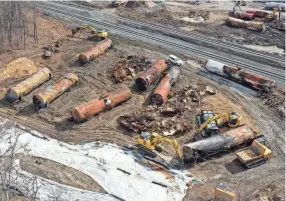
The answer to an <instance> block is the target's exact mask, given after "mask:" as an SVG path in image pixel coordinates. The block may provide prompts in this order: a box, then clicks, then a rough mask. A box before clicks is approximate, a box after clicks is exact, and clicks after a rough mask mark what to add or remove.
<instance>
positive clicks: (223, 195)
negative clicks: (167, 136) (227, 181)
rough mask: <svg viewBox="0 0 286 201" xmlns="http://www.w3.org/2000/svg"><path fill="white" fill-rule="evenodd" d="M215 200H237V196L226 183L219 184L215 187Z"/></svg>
mask: <svg viewBox="0 0 286 201" xmlns="http://www.w3.org/2000/svg"><path fill="white" fill-rule="evenodd" d="M214 201H237V196H236V194H235V193H234V192H231V191H230V190H229V189H228V187H227V186H226V185H223V184H219V185H218V187H217V188H216V189H215V197H214Z"/></svg>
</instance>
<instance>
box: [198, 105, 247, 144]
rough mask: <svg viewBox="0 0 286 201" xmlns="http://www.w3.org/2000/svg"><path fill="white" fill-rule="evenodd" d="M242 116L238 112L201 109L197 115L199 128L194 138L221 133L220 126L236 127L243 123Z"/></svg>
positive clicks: (199, 138)
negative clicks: (215, 112)
mask: <svg viewBox="0 0 286 201" xmlns="http://www.w3.org/2000/svg"><path fill="white" fill-rule="evenodd" d="M241 120H242V118H241V116H239V115H238V114H237V113H236V112H229V113H222V114H216V115H215V114H214V112H213V110H201V114H199V115H198V116H197V122H198V127H199V128H198V130H197V132H196V134H195V135H194V140H201V139H202V138H206V137H210V136H212V135H216V134H219V133H220V129H219V128H220V127H222V126H223V125H227V126H228V127H230V128H235V127H237V126H239V125H240V123H241Z"/></svg>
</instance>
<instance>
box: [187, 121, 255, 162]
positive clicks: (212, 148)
mask: <svg viewBox="0 0 286 201" xmlns="http://www.w3.org/2000/svg"><path fill="white" fill-rule="evenodd" d="M260 136H261V135H259V134H257V133H256V132H254V131H253V130H252V129H251V128H250V127H249V126H247V125H242V126H240V127H238V128H235V129H231V130H229V131H227V132H225V133H222V134H219V135H213V136H211V137H209V138H206V139H203V140H199V141H196V142H191V143H189V144H185V145H184V146H183V157H184V161H196V160H198V159H202V158H206V157H208V156H213V155H215V154H218V153H221V152H223V151H226V150H229V149H231V148H233V147H237V146H239V145H241V144H244V143H246V142H250V141H252V140H253V139H255V138H257V137H260Z"/></svg>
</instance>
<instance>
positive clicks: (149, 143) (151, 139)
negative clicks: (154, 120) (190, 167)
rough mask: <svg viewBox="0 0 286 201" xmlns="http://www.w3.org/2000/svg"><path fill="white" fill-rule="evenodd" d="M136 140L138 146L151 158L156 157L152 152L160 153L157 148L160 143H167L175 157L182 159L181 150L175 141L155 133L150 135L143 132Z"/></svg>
mask: <svg viewBox="0 0 286 201" xmlns="http://www.w3.org/2000/svg"><path fill="white" fill-rule="evenodd" d="M137 140H138V143H139V145H141V146H142V147H144V148H145V150H144V151H147V152H148V153H150V155H152V157H156V153H154V152H153V151H154V150H158V151H159V152H160V151H162V148H161V147H160V146H159V144H160V143H161V142H167V143H169V144H170V145H172V146H173V147H174V149H175V150H176V153H177V156H178V157H179V158H180V159H182V152H181V148H180V146H179V144H178V142H177V141H176V140H172V139H170V138H167V137H164V136H161V135H159V134H158V133H156V132H153V133H152V134H150V133H149V132H144V133H142V134H141V136H140V137H139V138H138V139H137Z"/></svg>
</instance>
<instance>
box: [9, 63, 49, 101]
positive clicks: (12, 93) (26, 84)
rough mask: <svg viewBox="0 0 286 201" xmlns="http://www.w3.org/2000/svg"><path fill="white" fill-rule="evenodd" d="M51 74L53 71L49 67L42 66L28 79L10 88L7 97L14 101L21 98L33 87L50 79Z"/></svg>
mask: <svg viewBox="0 0 286 201" xmlns="http://www.w3.org/2000/svg"><path fill="white" fill-rule="evenodd" d="M51 76H52V73H51V71H50V70H49V69H48V68H42V69H41V70H39V71H38V72H37V73H35V74H34V75H32V76H31V77H29V78H28V79H26V80H24V81H23V82H20V83H19V84H17V85H16V86H14V87H12V88H10V89H9V90H8V91H7V94H6V97H7V99H8V100H9V101H12V102H14V101H18V100H21V98H22V97H23V96H25V95H26V94H28V93H30V92H31V91H32V90H33V89H35V88H37V87H38V86H40V85H41V84H43V83H44V82H46V81H48V80H49V79H50V78H51Z"/></svg>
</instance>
